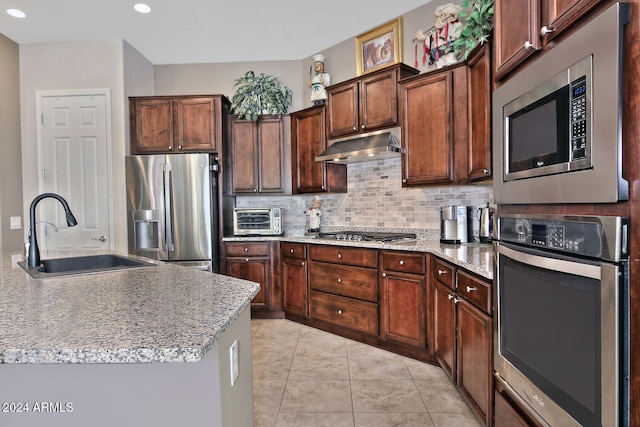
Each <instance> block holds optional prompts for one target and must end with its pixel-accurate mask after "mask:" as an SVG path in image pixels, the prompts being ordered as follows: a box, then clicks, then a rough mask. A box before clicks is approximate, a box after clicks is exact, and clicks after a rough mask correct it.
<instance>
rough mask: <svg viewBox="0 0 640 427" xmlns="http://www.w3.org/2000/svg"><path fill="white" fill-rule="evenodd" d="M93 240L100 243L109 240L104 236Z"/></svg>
mask: <svg viewBox="0 0 640 427" xmlns="http://www.w3.org/2000/svg"><path fill="white" fill-rule="evenodd" d="M91 240H98V241H100V242H106V241H107V238H106V237H104V236H100V237H92V238H91Z"/></svg>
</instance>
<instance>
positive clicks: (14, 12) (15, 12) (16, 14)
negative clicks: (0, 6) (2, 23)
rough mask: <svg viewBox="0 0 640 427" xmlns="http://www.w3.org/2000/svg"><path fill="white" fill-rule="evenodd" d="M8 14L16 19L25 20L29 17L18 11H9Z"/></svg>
mask: <svg viewBox="0 0 640 427" xmlns="http://www.w3.org/2000/svg"><path fill="white" fill-rule="evenodd" d="M7 13H8V14H9V15H11V16H13V17H14V18H25V17H26V16H27V15H26V13H24V12H23V11H21V10H18V9H7Z"/></svg>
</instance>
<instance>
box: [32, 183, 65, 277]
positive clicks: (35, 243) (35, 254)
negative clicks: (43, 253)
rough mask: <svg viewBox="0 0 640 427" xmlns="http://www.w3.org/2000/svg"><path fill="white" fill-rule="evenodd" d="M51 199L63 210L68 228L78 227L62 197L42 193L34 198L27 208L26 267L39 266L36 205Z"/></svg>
mask: <svg viewBox="0 0 640 427" xmlns="http://www.w3.org/2000/svg"><path fill="white" fill-rule="evenodd" d="M49 197H50V198H53V199H56V200H57V201H59V202H60V203H61V204H62V207H63V208H64V213H65V215H66V217H67V225H68V226H69V227H73V226H75V225H78V221H76V218H75V217H74V216H73V214H72V213H71V209H69V204H68V203H67V201H66V200H65V199H64V198H63V197H62V196H59V195H57V194H55V193H43V194H40V195H39V196H36V197H35V199H33V201H32V202H31V207H30V208H29V227H31V234H30V235H29V255H28V257H27V265H28V266H29V267H38V266H39V265H40V250H39V249H38V239H37V237H36V228H35V225H36V205H37V204H38V202H40V200H42V199H46V198H49Z"/></svg>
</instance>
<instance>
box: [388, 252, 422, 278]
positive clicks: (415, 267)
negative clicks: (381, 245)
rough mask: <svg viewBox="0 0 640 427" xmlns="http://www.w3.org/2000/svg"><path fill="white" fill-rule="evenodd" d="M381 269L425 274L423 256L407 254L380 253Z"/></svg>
mask: <svg viewBox="0 0 640 427" xmlns="http://www.w3.org/2000/svg"><path fill="white" fill-rule="evenodd" d="M382 268H383V269H384V270H385V271H400V272H403V273H416V274H424V273H425V256H424V255H422V254H413V253H409V252H382Z"/></svg>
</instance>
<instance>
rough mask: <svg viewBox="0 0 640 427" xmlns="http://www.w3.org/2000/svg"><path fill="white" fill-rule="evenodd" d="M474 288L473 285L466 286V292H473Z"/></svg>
mask: <svg viewBox="0 0 640 427" xmlns="http://www.w3.org/2000/svg"><path fill="white" fill-rule="evenodd" d="M475 290H476V288H475V287H473V286H467V292H473V291H475Z"/></svg>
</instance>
